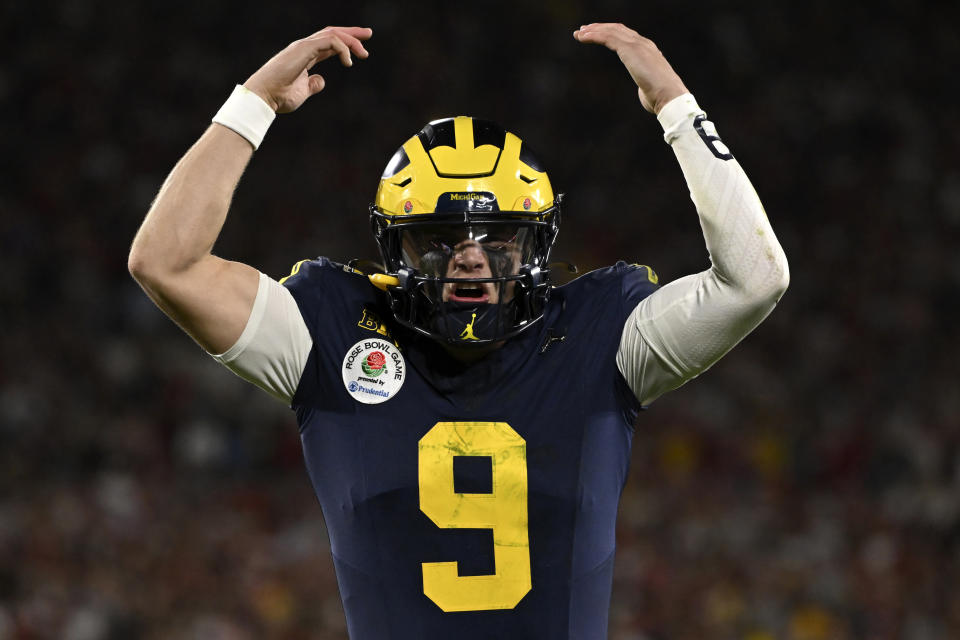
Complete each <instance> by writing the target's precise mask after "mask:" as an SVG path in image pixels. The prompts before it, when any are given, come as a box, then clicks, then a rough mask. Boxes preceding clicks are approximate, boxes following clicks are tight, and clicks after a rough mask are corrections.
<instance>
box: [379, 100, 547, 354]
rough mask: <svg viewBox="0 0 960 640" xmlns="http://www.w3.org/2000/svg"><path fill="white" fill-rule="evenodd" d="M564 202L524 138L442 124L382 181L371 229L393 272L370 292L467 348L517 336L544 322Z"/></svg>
mask: <svg viewBox="0 0 960 640" xmlns="http://www.w3.org/2000/svg"><path fill="white" fill-rule="evenodd" d="M561 199H562V194H556V195H555V194H554V193H553V188H552V187H551V185H550V179H549V178H548V177H547V174H546V171H544V169H543V167H542V165H541V164H540V162H539V161H538V160H537V159H536V158H535V156H534V155H533V153H532V152H531V151H530V149H529V147H528V146H527V145H526V144H525V143H524V142H522V141H521V140H520V138H518V137H517V136H515V135H514V134H512V133H510V132H508V131H505V130H504V129H503V128H502V127H500V126H498V125H497V124H495V123H493V122H489V121H487V120H479V119H476V118H470V117H467V116H457V117H455V118H444V119H442V120H434V121H433V122H431V123H429V124H428V125H426V126H425V127H423V129H422V130H420V132H419V133H417V134H416V135H414V136H413V137H411V138H410V139H409V140H407V141H406V142H405V143H404V144H403V146H402V147H400V148H399V149H398V150H397V151H396V153H394V154H393V157H392V158H391V159H390V162H388V163H387V166H386V169H384V171H383V175H382V176H381V178H380V184H379V187H378V188H377V195H376V200H375V202H374V203H373V204H372V205H371V206H370V221H371V226H372V228H373V233H374V236H375V238H376V241H377V243H378V244H379V245H380V251H381V254H382V256H383V263H384V266H385V269H386V271H387V273H386V274H381V275H376V276H372V277H371V281H373V282H374V284H377V285H378V286H380V287H381V288H382V289H384V290H385V291H387V293H388V294H389V297H390V306H391V309H392V311H393V314H394V316H395V317H396V319H397V321H398V322H399V323H400V324H402V325H404V326H406V327H408V328H410V329H412V330H414V331H416V332H418V333H420V334H422V335H426V336H429V337H431V338H434V339H436V340H439V341H441V342H444V343H447V344H450V345H453V346H458V347H460V346H474V345H486V344H490V343H493V342H497V341H500V340H505V339H508V338H511V337H513V336H516V335H518V334H519V333H520V332H522V331H524V330H526V329H528V328H529V327H531V326H532V325H534V324H535V323H536V322H537V321H538V320H539V319H540V318H541V317H542V316H543V311H544V303H545V302H546V300H547V296H548V295H549V275H550V274H549V266H548V265H549V257H550V250H551V248H552V247H553V243H554V241H555V239H556V236H557V231H558V229H559V224H560V201H561Z"/></svg>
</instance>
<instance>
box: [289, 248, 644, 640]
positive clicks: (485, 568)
mask: <svg viewBox="0 0 960 640" xmlns="http://www.w3.org/2000/svg"><path fill="white" fill-rule="evenodd" d="M650 275H651V272H650V271H649V269H647V268H645V267H636V266H628V265H626V264H625V263H622V262H621V263H618V264H617V265H615V266H613V267H610V268H607V269H601V270H598V271H594V272H592V273H589V274H586V275H584V276H582V277H580V278H578V279H577V280H574V281H573V282H571V283H569V284H567V285H565V286H562V287H559V288H556V289H554V290H553V292H552V294H551V296H550V299H549V301H548V303H547V307H546V312H545V315H544V318H543V319H542V320H541V321H540V322H539V323H538V324H537V325H535V326H534V327H532V328H531V329H530V330H528V331H526V332H525V333H523V334H521V335H520V336H519V337H517V338H514V339H512V340H510V341H508V342H507V343H506V344H504V346H503V347H502V348H500V349H498V350H496V351H495V352H494V353H492V354H491V355H489V356H487V357H485V358H483V359H481V360H480V361H479V362H477V363H475V364H473V365H465V364H462V363H459V362H456V361H454V360H452V359H450V358H449V357H448V356H447V355H446V354H445V352H444V351H443V350H442V349H441V348H440V347H439V346H438V345H436V344H435V343H434V342H432V341H430V340H425V339H421V338H419V337H416V336H413V335H411V334H410V333H407V332H403V331H402V330H401V328H398V327H394V326H391V325H390V324H389V320H390V318H391V315H390V313H389V310H388V308H387V307H386V301H385V299H384V297H383V295H384V294H382V293H381V292H380V291H379V290H377V289H376V288H374V287H373V286H372V285H371V284H370V282H369V280H368V279H367V278H366V277H365V276H363V275H359V274H356V273H353V272H352V271H351V270H349V269H345V268H344V267H342V266H340V265H337V264H335V263H332V262H329V261H327V260H325V259H319V260H316V261H310V262H305V263H303V264H302V265H300V268H299V269H298V270H297V272H296V274H295V275H293V276H291V277H289V278H288V279H286V280H285V282H284V285H285V286H286V287H287V288H288V289H289V291H290V292H291V293H292V294H293V297H294V299H295V300H296V303H297V305H298V307H299V309H300V312H301V314H302V316H303V318H304V321H305V323H306V326H307V328H308V330H309V332H310V335H311V337H312V339H313V347H312V350H311V351H310V354H309V356H308V359H307V363H306V367H305V369H304V371H303V374H302V376H301V378H300V382H299V386H298V388H297V390H296V393H295V395H294V397H293V401H292V406H293V408H294V410H295V411H296V415H297V420H298V422H299V425H300V433H301V439H302V442H303V450H304V456H305V460H306V465H307V469H308V472H309V475H310V478H311V481H312V483H313V486H314V489H315V490H316V493H317V496H318V498H319V500H320V504H321V507H322V509H323V514H324V518H325V520H326V524H327V528H328V530H329V535H330V542H331V551H332V554H333V560H334V565H335V567H336V571H337V580H338V582H339V586H340V592H341V596H342V599H343V605H344V610H345V612H346V617H347V626H348V628H349V633H350V637H351V639H352V640H388V639H390V640H414V639H416V640H421V639H423V638H457V639H458V640H469V639H473V638H476V639H478V640H479V639H483V640H489V639H491V638H529V639H540V638H542V639H544V640H547V639H549V640H556V639H558V638H583V639H596V638H605V637H606V635H607V631H606V630H607V616H608V609H609V601H610V591H611V584H612V573H613V557H614V523H615V518H616V514H617V504H618V501H619V498H620V493H621V490H622V488H623V485H624V482H625V480H626V476H627V467H628V461H629V458H630V444H631V437H632V423H633V421H634V419H635V417H636V415H637V411H638V409H639V403H638V401H637V399H636V398H635V396H634V394H633V393H632V392H631V390H630V389H629V388H628V386H627V384H626V383H625V381H624V379H623V377H622V375H621V374H620V372H619V371H618V368H617V365H616V363H615V357H616V353H617V349H618V347H619V345H620V342H621V334H622V333H623V328H624V324H625V322H626V320H627V317H628V316H629V315H630V313H631V312H632V311H633V310H634V308H635V307H636V306H637V304H638V302H639V301H640V300H642V299H644V298H645V297H646V296H648V295H649V294H650V293H651V292H652V291H654V289H655V288H656V285H655V284H653V283H652V282H651V281H650ZM464 329H465V331H467V330H468V328H467V327H465V328H464Z"/></svg>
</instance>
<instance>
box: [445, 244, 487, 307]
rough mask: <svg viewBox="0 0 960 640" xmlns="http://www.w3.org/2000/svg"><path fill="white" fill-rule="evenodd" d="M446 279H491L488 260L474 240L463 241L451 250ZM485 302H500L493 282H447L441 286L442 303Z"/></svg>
mask: <svg viewBox="0 0 960 640" xmlns="http://www.w3.org/2000/svg"><path fill="white" fill-rule="evenodd" d="M446 276H447V277H448V278H492V277H493V272H492V271H491V270H490V260H489V259H488V258H487V253H486V252H485V251H484V250H483V247H481V246H480V243H479V242H477V241H476V240H463V241H461V242H460V243H458V244H457V245H456V246H455V247H454V248H453V255H452V256H451V257H450V261H449V262H448V263H447V273H446ZM451 300H452V301H453V302H487V303H490V304H496V303H497V302H499V301H500V292H499V291H498V289H497V287H496V286H494V283H493V282H477V283H474V284H466V283H460V282H448V283H446V284H445V285H443V301H444V302H448V301H451Z"/></svg>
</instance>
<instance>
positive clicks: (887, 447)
mask: <svg viewBox="0 0 960 640" xmlns="http://www.w3.org/2000/svg"><path fill="white" fill-rule="evenodd" d="M958 13H960V12H958V9H957V5H956V3H942V4H937V3H927V4H926V5H923V4H919V5H913V6H912V7H908V6H907V3H901V2H873V3H870V4H869V5H867V4H862V5H856V4H844V3H837V2H828V1H825V0H815V1H813V2H807V3H784V2H766V3H752V2H734V1H725V2H718V3H697V2H692V1H690V0H680V1H673V2H653V3H642V4H641V3H625V5H624V6H622V7H621V6H618V5H616V4H614V3H610V2H601V3H588V2H578V1H575V0H561V1H558V2H550V3H535V2H530V1H528V0H518V1H517V2H512V3H478V4H477V5H475V6H472V7H468V5H466V4H455V3H443V2H432V3H417V4H416V5H409V6H408V5H407V4H406V3H395V2H391V1H389V0H379V1H377V2H367V3H363V6H362V7H358V8H347V7H344V6H340V5H339V4H337V5H331V6H326V7H325V6H323V4H322V3H319V4H318V3H303V2H301V3H280V4H278V5H276V6H273V7H270V6H267V5H264V4H256V5H254V4H247V3H227V2H224V1H223V0H196V1H194V2H190V3H184V2H179V1H175V2H165V3H162V4H161V3H154V4H150V5H147V4H146V3H114V2H106V1H101V2H97V1H95V0H89V1H80V0H75V1H71V2H62V3H56V4H42V3H41V4H33V5H30V6H29V7H28V5H27V3H4V4H3V5H2V8H0V34H2V38H0V51H2V59H3V60H4V62H3V64H2V67H0V109H2V114H3V118H2V122H3V124H2V141H0V144H2V146H3V153H2V154H0V163H2V173H0V176H2V178H0V184H2V187H0V215H2V224H0V273H2V277H0V304H2V307H0V349H2V351H0V639H2V638H17V639H21V638H24V639H26V638H29V639H34V638H36V639H41V638H66V639H68V640H95V639H100V638H109V639H126V638H143V639H159V638H215V639H223V640H233V639H237V640H241V639H248V638H280V639H285V640H286V639H290V640H293V639H297V640H299V639H304V640H306V639H316V640H332V639H342V638H345V631H344V621H343V615H342V612H341V609H340V603H339V599H338V596H337V591H336V584H335V579H334V577H333V575H332V571H331V563H330V560H329V556H328V550H327V548H326V544H327V543H326V536H325V533H324V530H323V522H322V519H321V515H320V510H319V507H318V506H317V504H316V501H315V498H314V497H313V494H312V492H311V489H310V487H309V484H308V481H307V477H306V474H305V473H304V471H303V467H302V462H301V459H300V452H299V443H298V439H297V433H296V428H295V425H294V421H293V416H292V414H290V412H288V411H287V410H286V409H285V408H284V407H282V406H280V405H279V404H278V403H276V402H274V401H272V400H270V399H269V398H267V397H266V396H265V395H263V394H260V393H257V392H255V390H253V389H252V388H248V387H247V386H245V385H244V384H242V383H241V382H240V381H239V380H238V379H236V378H234V377H233V376H232V375H231V374H229V373H227V372H225V371H221V370H219V368H218V367H217V365H215V363H213V362H212V361H211V360H210V359H209V358H206V357H205V356H204V355H203V353H202V352H201V350H200V349H199V348H198V347H196V346H195V345H194V344H193V343H192V342H191V341H190V340H189V339H187V338H186V337H185V336H183V335H181V334H180V332H179V331H178V330H177V329H176V328H175V327H174V326H173V325H172V324H171V323H170V322H169V321H168V320H167V319H166V318H164V317H163V316H162V315H161V314H160V312H159V311H157V310H156V309H155V308H154V307H153V306H152V305H151V304H150V302H149V301H148V300H147V298H146V297H145V296H144V295H143V294H142V293H141V292H140V290H139V289H138V288H137V286H136V285H135V284H134V282H133V281H132V280H131V279H130V278H129V276H128V275H127V273H126V252H127V248H128V246H129V242H130V240H131V238H132V236H133V234H134V232H135V230H136V228H137V226H138V224H139V223H140V221H141V219H142V217H143V214H144V212H145V211H146V209H147V207H148V205H149V203H150V201H151V199H152V198H153V196H154V195H155V193H156V191H157V189H158V187H159V186H160V184H161V182H162V180H163V178H164V176H165V174H166V173H167V171H168V170H169V169H170V168H171V167H172V165H173V164H174V162H175V161H176V160H177V159H178V158H179V156H180V155H181V154H182V153H183V152H184V151H185V150H186V148H187V147H188V146H189V145H190V144H191V143H192V142H193V141H194V140H195V139H196V137H197V136H198V135H199V134H200V133H201V132H202V131H203V129H204V127H205V126H206V123H207V122H208V121H209V118H210V117H211V116H212V114H213V113H214V112H215V111H216V109H217V108H218V107H219V105H220V104H221V102H222V101H223V99H225V98H226V96H227V95H228V94H229V92H230V89H231V87H232V86H233V84H234V83H236V82H242V81H243V80H244V79H245V78H246V77H247V75H249V74H250V73H252V72H253V71H254V70H255V69H256V68H257V67H258V66H259V65H260V64H261V63H262V62H263V61H265V60H266V59H267V58H268V57H269V56H270V55H272V54H273V53H274V52H275V51H276V50H278V49H279V48H281V47H283V46H284V45H285V44H286V43H287V42H288V41H289V40H291V39H294V38H297V37H301V36H303V35H307V34H308V33H310V32H311V31H313V30H315V29H316V28H319V27H321V26H323V25H325V24H329V23H334V24H335V23H348V24H349V23H354V24H361V25H369V26H372V27H374V29H375V36H374V39H373V40H372V41H371V42H370V43H369V48H370V50H371V52H372V55H371V58H370V59H369V60H368V61H365V62H361V63H359V64H356V65H355V66H354V68H352V69H350V70H344V69H341V68H339V66H338V65H337V64H334V63H328V64H325V65H323V67H322V69H321V72H322V73H323V74H324V75H325V76H326V78H327V80H328V84H327V88H326V90H325V91H324V92H323V93H322V94H321V95H320V96H319V97H317V98H314V99H313V100H311V101H310V102H309V103H307V105H306V106H305V107H304V108H303V109H301V110H300V111H299V112H297V113H295V114H292V115H286V116H282V117H280V118H279V120H278V122H276V123H275V125H274V128H273V130H271V132H270V134H269V135H268V137H267V139H266V142H265V144H264V145H263V147H262V148H261V150H260V151H259V152H258V153H257V154H256V156H255V157H254V160H253V163H252V165H251V167H250V168H249V169H248V171H247V175H246V176H245V178H244V180H243V183H242V184H241V186H240V188H239V191H238V193H237V196H236V200H235V205H234V207H233V210H232V213H231V216H230V218H229V220H228V223H227V226H226V230H225V232H224V234H223V236H222V239H221V241H220V242H219V244H218V246H217V252H218V253H219V254H221V255H224V256H227V257H231V258H235V259H239V260H243V261H246V262H248V263H250V264H253V265H256V266H258V267H260V268H261V269H262V270H264V271H265V272H267V273H269V274H271V275H273V276H274V277H279V276H282V275H284V274H285V273H286V271H287V270H288V269H289V266H290V265H291V264H293V263H294V262H295V261H296V260H299V259H301V258H304V257H310V256H315V255H320V254H323V255H327V256H331V257H334V258H338V259H342V260H346V259H349V258H352V257H375V248H374V245H373V243H372V240H370V239H369V236H368V231H367V229H368V225H367V221H366V209H365V207H366V205H367V203H368V202H369V201H370V199H371V198H372V196H373V191H374V189H375V185H376V180H377V177H378V176H379V174H380V171H381V169H382V167H383V165H384V164H385V163H386V161H387V159H388V158H389V157H390V154H391V153H392V152H393V151H394V149H395V148H396V147H397V146H398V145H399V144H400V143H401V142H402V141H403V140H405V139H406V138H407V137H408V136H410V135H411V134H412V133H414V132H415V131H416V130H417V129H418V128H419V127H420V126H421V125H422V124H423V123H424V122H426V121H428V120H430V119H433V118H436V117H441V116H447V115H454V114H460V113H468V114H471V115H477V116H481V117H486V118H490V119H494V120H497V121H500V122H501V123H503V124H504V125H505V126H507V127H508V128H509V129H511V130H513V131H516V132H518V133H519V134H520V135H521V137H523V138H524V139H525V140H526V141H527V142H528V143H529V144H531V145H532V147H533V148H534V149H535V150H536V151H537V153H538V154H539V156H540V157H541V158H542V160H543V161H544V162H545V163H546V165H547V167H548V169H549V170H550V173H551V176H552V178H553V181H554V184H555V185H556V186H557V187H558V188H559V189H561V190H564V191H566V192H567V194H568V199H567V204H566V209H565V220H564V226H563V229H562V231H561V234H560V239H559V243H558V246H557V250H556V252H555V256H556V257H557V258H559V259H567V260H570V261H572V262H575V263H578V264H579V265H580V266H581V268H582V269H588V268H592V267H596V266H600V265H604V264H608V263H610V262H612V261H613V260H615V259H618V258H625V259H628V260H631V261H640V262H644V263H647V264H650V265H652V266H653V267H654V268H655V269H656V270H657V271H658V272H659V274H660V278H661V281H669V280H672V279H674V278H676V277H678V276H681V275H683V274H686V273H689V272H692V271H696V270H701V269H703V268H705V266H706V264H707V261H706V253H705V251H704V248H703V244H702V237H701V234H700V230H699V227H698V224H697V219H696V216H695V214H694V211H693V208H692V206H691V204H690V201H689V199H688V198H687V194H686V189H685V186H684V183H683V180H682V176H681V174H680V171H679V170H678V168H677V166H676V163H675V161H674V158H673V156H672V153H671V152H670V150H669V148H668V147H667V146H666V145H665V144H664V143H663V141H662V139H661V137H660V130H659V127H658V125H657V123H656V121H655V120H654V118H653V117H652V116H650V115H648V114H646V113H645V112H644V111H642V109H641V107H640V105H639V104H638V102H637V100H636V97H635V90H634V88H633V86H632V83H631V81H630V79H629V77H628V75H627V74H626V72H625V71H624V70H623V69H622V67H621V65H620V63H619V61H618V60H617V58H616V56H615V55H614V54H612V53H610V52H608V51H606V50H603V49H600V48H598V47H592V46H591V47H585V46H581V45H578V44H577V43H576V42H575V41H574V40H573V39H572V37H571V35H570V34H571V32H572V31H573V29H574V28H576V27H577V26H579V25H580V24H582V23H584V22H586V21H592V20H619V21H623V22H625V23H626V24H628V25H630V26H633V27H635V28H637V29H638V30H639V31H640V32H641V33H643V34H646V35H649V36H650V37H652V38H653V39H654V40H655V41H656V42H657V43H658V44H659V45H660V47H661V49H662V50H663V51H664V52H665V54H666V56H667V58H668V59H669V60H670V61H671V62H672V63H673V65H674V67H675V68H676V69H677V71H678V72H679V73H680V75H681V77H683V78H684V80H685V81H686V83H687V85H688V86H689V87H690V88H691V90H692V91H693V92H694V93H695V95H696V96H697V97H698V99H699V101H700V103H701V104H702V105H703V106H704V107H705V108H706V109H707V110H708V112H709V113H710V115H711V117H712V119H713V120H714V121H715V122H716V123H717V125H718V128H719V130H720V133H721V135H722V136H724V139H725V141H726V142H727V143H728V144H729V145H730V146H731V148H732V149H733V151H734V153H735V154H736V156H737V158H738V159H739V160H740V162H741V163H742V164H743V166H744V167H745V169H746V171H747V173H748V175H749V176H750V177H751V179H752V180H753V182H754V184H755V186H756V187H757V190H758V191H759V193H760V194H761V197H762V199H763V201H764V203H765V205H766V208H767V211H768V212H769V214H770V217H771V219H772V221H773V224H774V227H775V229H776V231H777V234H778V236H779V238H780V240H781V242H782V244H783V245H784V247H785V249H786V251H787V255H788V256H789V258H790V262H791V270H792V284H791V288H790V290H789V291H788V293H787V295H786V297H785V298H784V300H783V302H782V303H781V305H780V306H779V308H778V309H777V310H776V311H775V312H774V313H773V315H772V316H771V317H770V319H769V320H768V321H767V322H765V323H764V324H763V325H762V326H761V327H760V328H759V329H758V330H757V331H756V332H755V333H754V334H753V335H752V336H751V337H750V338H749V339H748V340H746V342H745V343H744V344H743V345H741V346H739V347H738V348H737V349H735V350H734V351H733V352H732V353H731V354H730V355H729V356H727V357H726V358H725V359H724V360H723V361H722V362H721V363H720V364H718V365H717V366H716V367H714V368H713V369H712V370H711V371H710V372H708V373H707V374H705V375H703V376H702V379H700V380H697V381H695V382H694V383H693V384H691V385H690V386H689V387H687V388H685V389H683V390H682V391H679V392H676V393H674V394H672V395H669V396H667V397H665V398H663V399H662V400H660V401H658V402H657V403H656V404H655V405H654V408H653V409H652V410H651V411H649V412H647V413H645V414H644V415H643V416H641V421H640V423H639V425H638V427H639V428H638V432H637V437H636V441H635V453H634V458H633V465H632V477H631V480H630V483H629V485H628V487H627V489H626V491H625V493H624V496H623V501H622V513H621V517H620V520H619V549H618V556H617V571H616V580H615V584H614V604H613V607H612V613H611V637H612V638H615V639H616V640H628V639H629V640H666V639H669V640H685V639H689V638H712V639H718V640H726V639H730V640H734V639H737V640H740V639H744V640H746V639H749V640H768V639H774V638H776V639H781V638H784V639H789V640H827V639H831V640H832V639H841V640H843V639H847V638H871V639H878V640H880V639H888V638H889V639H894V638H902V639H904V640H937V639H947V638H958V637H960V593H958V592H957V590H956V585H958V584H960V556H958V551H960V546H958V534H960V418H958V414H960V391H958V388H960V385H958V375H957V364H956V362H957V358H958V356H960V339H958V338H960V334H958V323H957V320H958V300H960V253H958V251H957V249H958V244H960V243H958V236H960V170H958V168H957V164H956V160H955V158H956V154H957V151H958V149H960V144H958V143H960V134H958V131H960V128H958V126H957V118H956V114H957V109H956V99H957V91H956V81H955V77H954V74H948V68H952V67H953V66H954V64H955V61H956V60H957V59H960V37H958V28H957V24H960V20H958V18H960V16H958ZM951 61H952V62H951ZM542 401H543V402H550V401H551V399H550V398H543V399H542Z"/></svg>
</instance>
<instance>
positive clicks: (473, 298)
mask: <svg viewBox="0 0 960 640" xmlns="http://www.w3.org/2000/svg"><path fill="white" fill-rule="evenodd" d="M488 287H489V283H486V282H478V283H476V284H468V283H459V282H458V283H448V284H447V296H448V300H451V301H453V302H489V301H490V291H489V289H488Z"/></svg>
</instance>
